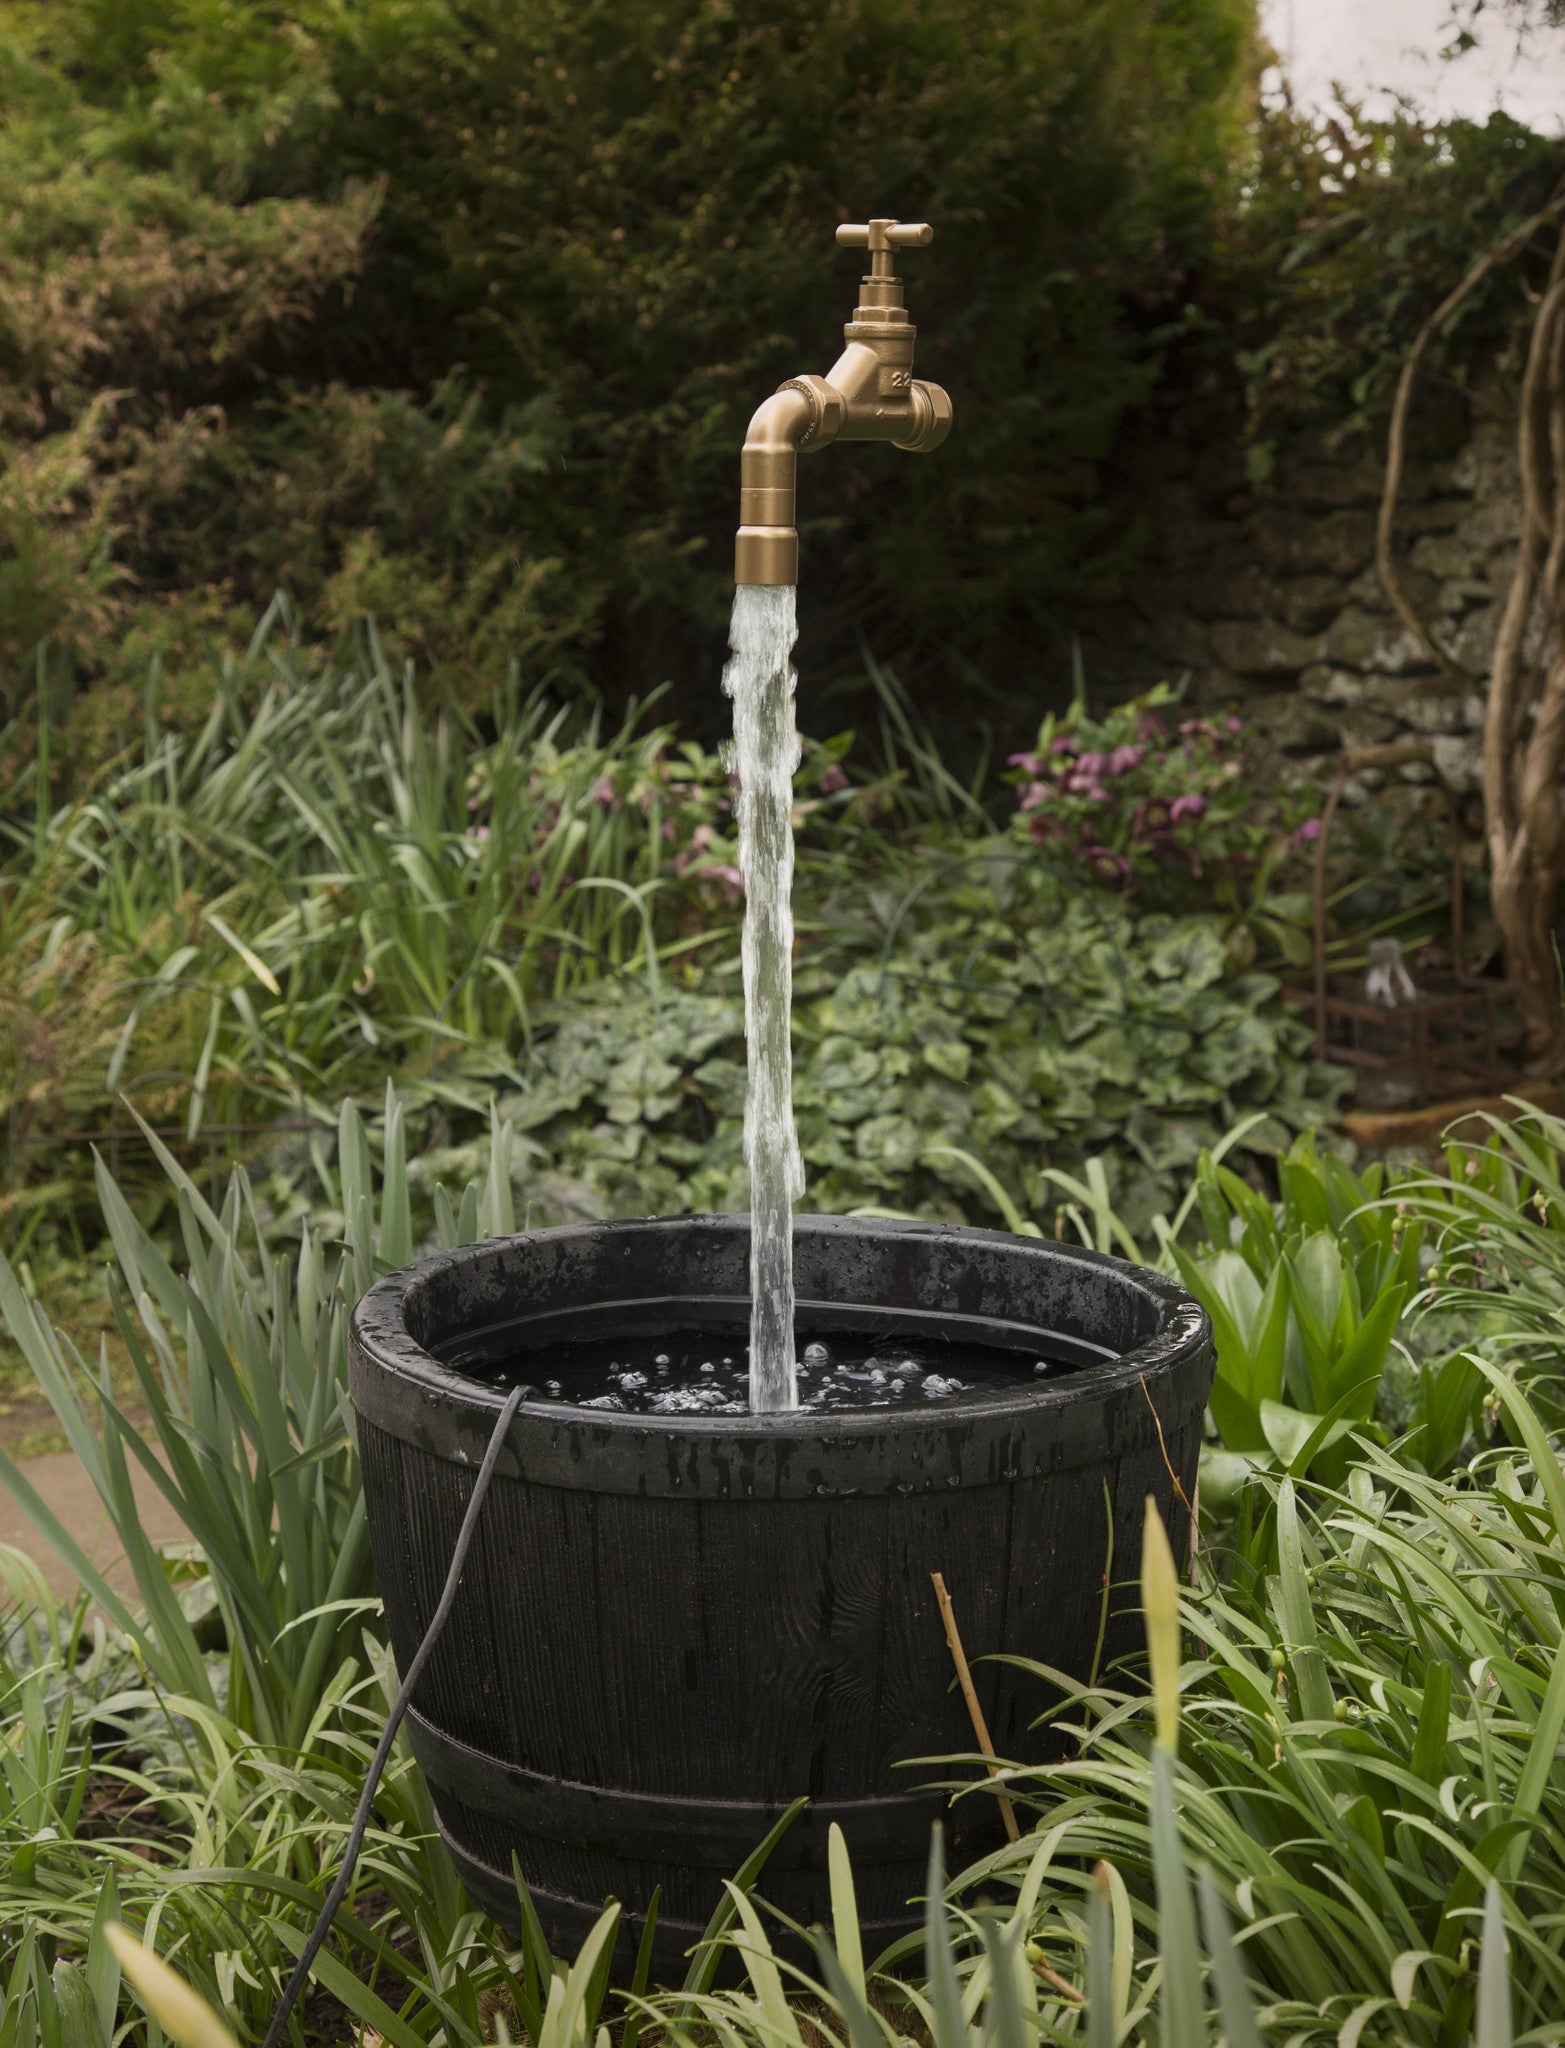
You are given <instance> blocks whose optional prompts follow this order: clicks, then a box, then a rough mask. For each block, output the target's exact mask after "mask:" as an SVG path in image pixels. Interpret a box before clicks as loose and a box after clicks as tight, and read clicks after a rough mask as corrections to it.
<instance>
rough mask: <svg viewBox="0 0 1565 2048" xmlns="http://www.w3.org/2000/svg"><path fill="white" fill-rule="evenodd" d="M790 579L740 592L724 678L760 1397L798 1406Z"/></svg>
mask: <svg viewBox="0 0 1565 2048" xmlns="http://www.w3.org/2000/svg"><path fill="white" fill-rule="evenodd" d="M794 597H795V592H794V589H793V586H792V585H791V584H788V585H783V586H780V587H775V588H774V587H769V586H766V585H762V584H756V583H742V584H740V586H739V588H738V589H737V590H736V591H735V592H734V613H733V622H732V624H731V626H730V628H729V635H728V644H729V649H730V657H729V662H728V666H727V668H726V669H725V670H724V671H723V689H724V691H725V693H726V694H727V695H728V696H730V697H731V698H732V699H733V704H734V757H733V758H734V768H735V770H736V771H737V773H738V777H739V796H738V804H739V870H740V873H741V874H742V875H743V877H744V891H745V912H744V1008H745V1042H746V1046H747V1048H748V1052H749V1063H750V1085H749V1092H748V1094H747V1095H746V1097H745V1111H744V1156H745V1164H746V1165H747V1166H748V1167H749V1169H750V1407H751V1410H752V1411H753V1412H755V1413H758V1414H760V1413H767V1414H775V1413H778V1412H779V1411H782V1410H786V1409H791V1408H796V1407H797V1406H798V1400H799V1396H798V1385H797V1378H796V1373H795V1367H794V1352H793V1205H794V1203H795V1202H796V1201H797V1200H798V1199H799V1197H800V1196H801V1195H802V1194H803V1192H804V1162H803V1161H802V1160H801V1159H800V1157H799V1139H798V1134H797V1132H796V1131H795V1130H794V1126H793V1048H792V1043H791V1038H790V1020H791V1012H792V1008H793V822H792V810H793V771H794V770H795V768H797V767H798V765H799V735H798V731H797V729H796V728H795V725H794V720H793V691H794V683H795V681H796V680H797V678H796V677H795V675H794V670H793V663H792V660H791V659H790V657H791V655H792V653H793V643H794V639H795V637H796V635H797V632H798V627H797V624H796V621H795V615H794Z"/></svg>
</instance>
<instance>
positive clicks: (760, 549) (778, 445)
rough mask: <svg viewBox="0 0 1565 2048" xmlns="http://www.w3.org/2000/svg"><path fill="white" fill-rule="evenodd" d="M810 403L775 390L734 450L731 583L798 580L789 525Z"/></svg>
mask: <svg viewBox="0 0 1565 2048" xmlns="http://www.w3.org/2000/svg"><path fill="white" fill-rule="evenodd" d="M809 426H810V401H809V400H808V398H806V397H805V396H804V394H803V393H802V392H800V391H789V390H782V391H774V392H773V393H772V395H771V397H770V398H768V399H765V400H764V401H763V402H762V403H761V405H760V406H758V407H757V409H756V413H755V417H754V418H753V419H752V420H751V422H750V427H749V431H748V432H747V433H746V435H745V437H744V447H743V448H742V449H741V450H740V453H739V532H738V534H737V536H736V538H735V543H734V581H735V582H736V583H772V584H777V583H797V582H798V580H799V536H798V533H797V532H796V530H795V528H794V524H793V504H794V482H795V478H796V476H797V473H798V466H799V464H798V456H799V443H800V442H801V441H802V440H803V439H804V436H805V435H806V433H807V432H808V431H809Z"/></svg>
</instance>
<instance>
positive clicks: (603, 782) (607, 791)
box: [592, 774, 618, 806]
mask: <svg viewBox="0 0 1565 2048" xmlns="http://www.w3.org/2000/svg"><path fill="white" fill-rule="evenodd" d="M592 800H593V802H594V803H595V804H608V805H610V806H612V805H614V804H615V803H617V802H618V793H617V791H616V790H615V787H614V777H613V776H612V775H609V774H604V775H602V776H600V777H599V779H598V786H597V788H596V789H594V791H593V792H592Z"/></svg>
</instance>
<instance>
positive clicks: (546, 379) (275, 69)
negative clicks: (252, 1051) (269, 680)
mask: <svg viewBox="0 0 1565 2048" xmlns="http://www.w3.org/2000/svg"><path fill="white" fill-rule="evenodd" d="M1250 17H1251V8H1250V5H1249V0H1156V4H1145V0H1108V4H1105V5H1090V6H1089V5H1086V4H1084V0H1046V4H1041V5H1039V4H1022V0H1001V4H980V0H939V4H933V5H932V4H927V0H917V4H914V0H832V4H828V5H823V4H821V0H767V4H766V5H764V6H760V7H743V8H739V7H734V6H731V5H729V4H726V0H660V4H656V5H645V4H642V0H599V4H597V5H594V6H592V7H590V8H583V7H581V6H579V5H576V4H574V0H535V4H530V5H528V6H526V7H517V6H515V5H514V4H511V0H468V4H465V5H463V6H461V7H460V8H459V7H457V6H456V5H454V4H448V0H355V4H353V5H351V6H335V5H328V4H325V0H290V4H286V5H281V4H246V5H238V4H234V0H123V4H122V0H61V4H59V5H56V6H52V7H50V8H48V9H47V10H39V9H35V8H32V7H30V6H25V5H19V4H15V0H13V4H11V5H8V6H6V7H4V8H3V9H0V94H3V96H4V101H5V104H6V111H7V119H6V123H5V139H4V141H3V143H0V195H3V203H0V220H3V221H4V223H5V226H4V228H3V230H0V426H3V431H4V433H5V436H6V439H7V442H8V447H7V450H6V463H5V467H4V470H3V472H0V578H3V579H4V582H3V585H0V588H3V590H4V592H5V594H6V595H7V596H8V598H14V600H15V601H14V602H7V604H6V605H5V606H4V608H3V610H4V619H5V625H4V639H3V642H0V674H4V675H6V676H7V677H8V678H9V679H10V680H11V681H12V682H13V684H14V680H15V678H16V676H17V674H18V671H19V669H21V668H23V667H24V666H25V664H26V662H27V659H28V657H29V655H30V654H31V653H32V651H33V650H34V649H35V648H36V646H37V645H38V643H39V642H40V640H42V639H44V638H47V639H49V640H50V641H51V642H52V643H53V644H54V645H55V646H57V647H59V648H63V649H65V650H68V651H69V652H70V654H71V655H72V656H73V658H74V659H75V661H76V662H77V663H78V665H79V666H80V668H81V670H82V672H83V673H84V674H86V675H87V676H89V677H90V676H93V675H96V674H99V673H102V672H104V671H108V672H111V673H117V674H119V675H126V674H131V675H133V674H135V673H136V672H137V670H138V669H139V667H140V666H141V664H142V663H143V662H144V660H145V658H146V656H147V654H148V652H149V651H151V650H153V649H157V648H162V649H164V650H165V651H166V654H167V656H168V658H169V660H170V663H171V665H172V666H174V667H176V668H177V667H178V666H179V665H180V664H181V663H182V662H188V661H189V660H190V658H191V656H192V655H193V653H194V652H195V651H196V650H197V649H198V648H199V647H200V645H201V643H202V640H203V638H204V637H205V636H207V635H209V634H216V635H218V636H219V637H222V636H223V635H224V634H225V633H231V631H232V618H233V613H234V609H235V607H236V606H248V607H249V608H250V609H251V610H254V609H257V608H259V607H260V606H261V605H263V604H264V603H266V602H267V601H269V599H270V597H271V595H272V593H273V591H274V590H275V589H276V588H277V587H278V586H283V587H286V588H287V589H288V590H289V592H290V594H291V595H292V596H293V598H294V599H295V601H296V602H298V603H299V604H300V605H301V606H302V607H303V609H304V611H305V613H306V616H307V617H308V618H309V619H310V620H311V622H312V623H313V624H315V625H317V626H319V627H322V628H325V629H330V628H332V627H334V626H337V625H340V624H342V623H343V622H345V621H348V620H350V619H352V618H354V617H355V616H357V615H358V614H360V613H362V612H363V611H365V610H373V611H374V612H376V613H377V615H378V616H379V617H380V619H381V621H382V624H383V626H384V627H385V628H386V629H387V630H388V631H390V632H391V633H393V634H394V636H395V637H396V639H397V640H398V642H399V644H401V645H403V646H404V647H406V648H407V649H408V650H409V651H411V652H412V653H414V654H415V655H416V656H417V657H419V658H420V659H421V661H422V662H424V663H426V664H433V665H435V666H437V667H440V666H445V667H448V668H450V669H452V670H460V671H463V672H471V671H472V670H475V669H476V670H479V671H488V672H490V673H493V672H494V671H495V670H496V669H499V670H501V671H502V672H503V667H504V662H505V660H506V658H507V656H508V655H511V656H515V657H517V658H519V659H520V660H522V661H523V662H524V663H525V664H526V665H527V668H528V672H529V674H530V675H533V676H538V675H541V674H543V673H545V672H547V671H548V670H549V669H550V668H551V667H552V668H554V669H556V670H557V671H558V672H559V673H561V674H563V675H567V676H570V677H573V678H576V679H578V680H579V679H581V678H583V677H587V676H590V677H591V678H592V679H593V680H595V681H596V682H597V683H599V684H600V685H605V686H607V687H608V688H609V689H610V691H611V693H612V692H615V691H622V690H624V689H626V688H631V687H644V686H646V685H648V684H651V683H656V682H659V681H661V680H663V679H664V678H665V677H666V676H668V675H670V674H672V675H674V676H676V677H682V676H686V675H691V676H696V675H698V676H700V677H701V678H702V679H703V687H704V679H705V677H706V676H708V675H709V674H712V673H715V668H716V659H717V653H718V634H719V631H720V625H721V620H722V618H723V616H724V615H725V611H726V587H727V582H728V577H729V575H730V545H731V534H732V529H733V526H734V523H735V513H736V506H735V491H736V450H737V448H738V445H739V442H740V440H741V438H742V434H743V426H744V422H745V420H746V419H747V418H748V415H749V412H750V411H751V409H752V408H753V407H754V405H755V404H756V403H757V402H758V401H759V400H760V398H761V397H762V396H764V395H765V393H766V392H767V391H769V390H770V389H771V388H772V387H773V386H774V385H775V384H776V383H777V381H778V380H779V379H780V378H782V377H784V376H788V375H792V374H794V373H795V372H796V371H798V370H800V369H805V368H821V369H824V368H825V367H827V365H828V364H829V362H830V361H831V360H832V358H833V356H834V355H835V352H836V348H837V345H838V332H839V329H840V325H841V322H842V320H843V319H844V317H845V315H846V313H847V312H848V310H849V309H850V308H851V305H852V298H851V296H850V294H851V292H852V290H853V282H854V275H855V271H854V266H853V263H852V261H851V259H849V258H846V257H842V256H840V255H839V254H837V253H836V252H835V250H834V246H833V242H832V234H833V230H834V228H835V226H836V225H837V222H838V221H839V220H840V219H842V218H843V217H845V216H846V215H847V214H849V213H850V212H851V213H852V214H854V215H856V216H859V217H862V216H864V215H866V214H869V213H874V212H884V213H897V214H901V215H903V216H905V217H910V218H911V217H928V218H930V219H932V220H934V221H936V222H937V223H938V236H939V239H938V240H937V242H936V245H935V249H934V251H933V252H932V254H931V256H930V257H929V258H928V259H923V260H920V261H919V262H917V263H915V264H913V265H910V266H909V268H910V269H911V270H916V272H917V276H916V278H915V279H914V281H913V304H914V309H915V316H916V318H917V319H918V321H919V323H920V326H921V329H922V331H923V334H924V342H923V344H922V355H921V360H922V361H923V362H924V364H925V365H926V367H927V368H928V370H929V372H930V373H931V374H932V375H935V376H941V375H944V377H945V378H946V380H947V381H948V382H949V384H950V385H951V386H952V387H953V389H954V390H955V391H956V393H957V403H958V406H959V409H960V417H961V422H962V424H961V436H962V438H961V446H960V452H959V453H957V452H954V451H953V453H952V454H951V455H950V456H948V457H946V458H943V459H939V460H937V461H932V462H930V463H928V464H919V463H913V462H908V461H906V460H905V459H903V458H900V457H897V456H893V455H891V454H889V453H888V451H886V450H884V449H873V448H869V449H849V450H839V451H837V452H836V453H835V454H834V456H833V458H832V462H831V466H830V469H829V471H828V470H827V469H826V467H825V466H824V465H823V467H822V469H821V470H820V471H819V472H814V473H811V474H810V476H809V481H808V486H807V489H806V492H805V503H804V514H805V518H806V521H807V526H806V546H807V550H808V554H809V560H810V577H811V582H812V587H813V589H814V592H815V604H814V610H815V612H816V614H817V616H818V617H819V619H820V620H821V621H822V625H821V631H822V633H823V636H824V638H825V640H826V642H827V643H828V645H829V646H830V647H833V648H835V650H836V651H837V653H838V654H839V655H841V654H842V652H843V651H844V650H845V649H847V648H850V647H851V645H852V640H851V635H852V633H853V632H854V631H856V630H857V628H858V627H859V625H860V624H861V623H862V624H863V626H864V627H865V629H866V630H868V631H870V632H871V633H872V634H873V635H874V637H875V638H876V639H877V640H878V641H881V642H883V643H885V644H889V645H890V646H892V647H895V648H897V649H899V650H900V649H903V648H907V647H912V646H917V645H927V644H929V643H932V642H935V641H939V642H941V643H950V644H951V645H954V646H956V647H958V648H960V649H961V650H963V651H965V652H966V653H968V654H978V653H980V652H981V651H982V650H983V648H984V647H985V646H986V645H988V644H991V643H993V642H994V641H995V639H996V637H997V636H998V635H1001V634H1004V633H1006V632H1011V633H1014V632H1016V631H1017V630H1023V631H1030V630H1032V629H1033V628H1035V627H1036V625H1037V624H1038V622H1039V621H1040V620H1041V619H1044V618H1046V617H1048V616H1050V615H1052V614H1053V613H1054V612H1055V611H1056V610H1058V609H1059V607H1060V606H1061V604H1062V603H1064V602H1065V601H1066V600H1067V599H1069V601H1070V602H1072V603H1074V601H1075V600H1076V597H1077V596H1078V594H1079V592H1080V590H1081V588H1082V587H1083V585H1082V581H1081V579H1082V576H1083V574H1084V563H1085V562H1086V561H1087V559H1088V557H1089V555H1097V554H1101V553H1102V544H1103V542H1104V539H1105V536H1104V535H1103V533H1102V531H1101V526H1102V514H1101V511H1100V509H1099V508H1098V506H1097V503H1096V478H1097V473H1098V467H1099V464H1100V462H1101V459H1102V457H1103V456H1104V454H1105V451H1106V450H1107V448H1108V447H1109V445H1110V442H1111V440H1112V437H1113V434H1114V432H1115V429H1116V427H1117V425H1118V424H1119V422H1120V421H1121V419H1122V418H1123V417H1124V415H1125V411H1126V408H1127V407H1128V406H1130V405H1132V404H1133V403H1134V402H1135V401H1136V400H1137V399H1138V398H1139V397H1140V396H1141V395H1142V394H1143V393H1144V392H1145V391H1146V389H1147V387H1148V383H1149V380H1150V379H1151V378H1152V376H1153V375H1154V374H1155V370H1156V365H1157V361H1158V353H1159V350H1158V337H1157V332H1156V330H1157V327H1158V323H1159V322H1160V321H1164V320H1166V319H1167V318H1169V317H1170V316H1172V315H1173V314H1175V313H1177V309H1178V307H1179V305H1180V303H1181V294H1182V291H1183V287H1184V280H1185V278H1186V277H1187V275H1188V273H1189V272H1190V270H1191V268H1192V266H1193V265H1195V264H1196V263H1197V262H1199V261H1200V259H1201V258H1202V256H1203V254H1204V252H1205V250H1206V248H1207V246H1208V241H1209V236H1210V228H1211V222H1212V219H1213V216H1214V208H1215V205H1216V202H1217V199H1218V197H1219V195H1220V192H1221V190H1222V186H1223V179H1224V171H1225V165H1226V163H1227V162H1228V160H1229V157H1230V155H1231V153H1232V149H1233V147H1234V145H1235V143H1236V141H1237V139H1238V136H1239V132H1240V131H1239V127H1238V122H1239V116H1240V112H1241V95H1240V81H1241V75H1242V64H1243V59H1244V55H1245V50H1246V47H1247V40H1246V39H1247V34H1248V30H1249V26H1250Z"/></svg>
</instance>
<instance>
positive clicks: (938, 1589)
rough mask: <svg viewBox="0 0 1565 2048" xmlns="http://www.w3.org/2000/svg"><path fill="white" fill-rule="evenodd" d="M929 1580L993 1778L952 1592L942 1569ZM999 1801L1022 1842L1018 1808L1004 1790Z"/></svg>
mask: <svg viewBox="0 0 1565 2048" xmlns="http://www.w3.org/2000/svg"><path fill="white" fill-rule="evenodd" d="M929 1577H930V1581H931V1583H932V1584H933V1586H934V1589H935V1599H936V1600H937V1601H938V1602H939V1605H940V1619H941V1620H942V1621H943V1622H944V1623H945V1631H946V1642H947V1643H948V1644H949V1646H950V1650H951V1661H952V1663H953V1664H954V1665H955V1666H956V1676H957V1682H958V1683H959V1684H960V1686H961V1688H962V1697H963V1699H965V1700H966V1702H967V1712H968V1716H969V1718H970V1719H971V1721H972V1724H973V1733H974V1734H975V1735H976V1736H977V1737H978V1747H979V1748H980V1749H981V1750H982V1751H983V1753H984V1755H985V1756H986V1757H988V1758H989V1759H990V1761H989V1764H988V1766H987V1768H988V1772H989V1775H990V1777H991V1778H994V1779H998V1778H999V1776H1000V1767H999V1764H998V1763H997V1762H996V1761H995V1757H994V1744H993V1743H992V1742H991V1741H990V1740H989V1724H988V1722H987V1721H986V1720H985V1719H984V1710H983V1708H982V1707H981V1706H980V1705H979V1704H978V1694H977V1693H976V1692H975V1691H974V1690H973V1674H972V1672H971V1671H969V1670H968V1668H967V1652H966V1651H965V1650H964V1649H963V1648H962V1638H961V1636H960V1634H959V1633H958V1631H957V1626H956V1609H955V1608H954V1607H953V1606H952V1605H951V1595H950V1594H949V1593H948V1592H947V1591H946V1582H945V1575H944V1573H943V1572H931V1573H930V1574H929ZM995 1797H996V1798H997V1799H998V1800H999V1802H1000V1818H1001V1819H1002V1820H1003V1821H1004V1822H1005V1832H1006V1836H1007V1838H1008V1839H1009V1840H1010V1841H1013V1842H1019V1841H1020V1840H1021V1838H1022V1831H1021V1829H1020V1828H1019V1827H1018V1826H1017V1825H1016V1809H1015V1807H1013V1806H1012V1804H1011V1802H1010V1800H1009V1799H1008V1798H1007V1797H1006V1795H1005V1793H1003V1792H997V1793H996V1794H995Z"/></svg>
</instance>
